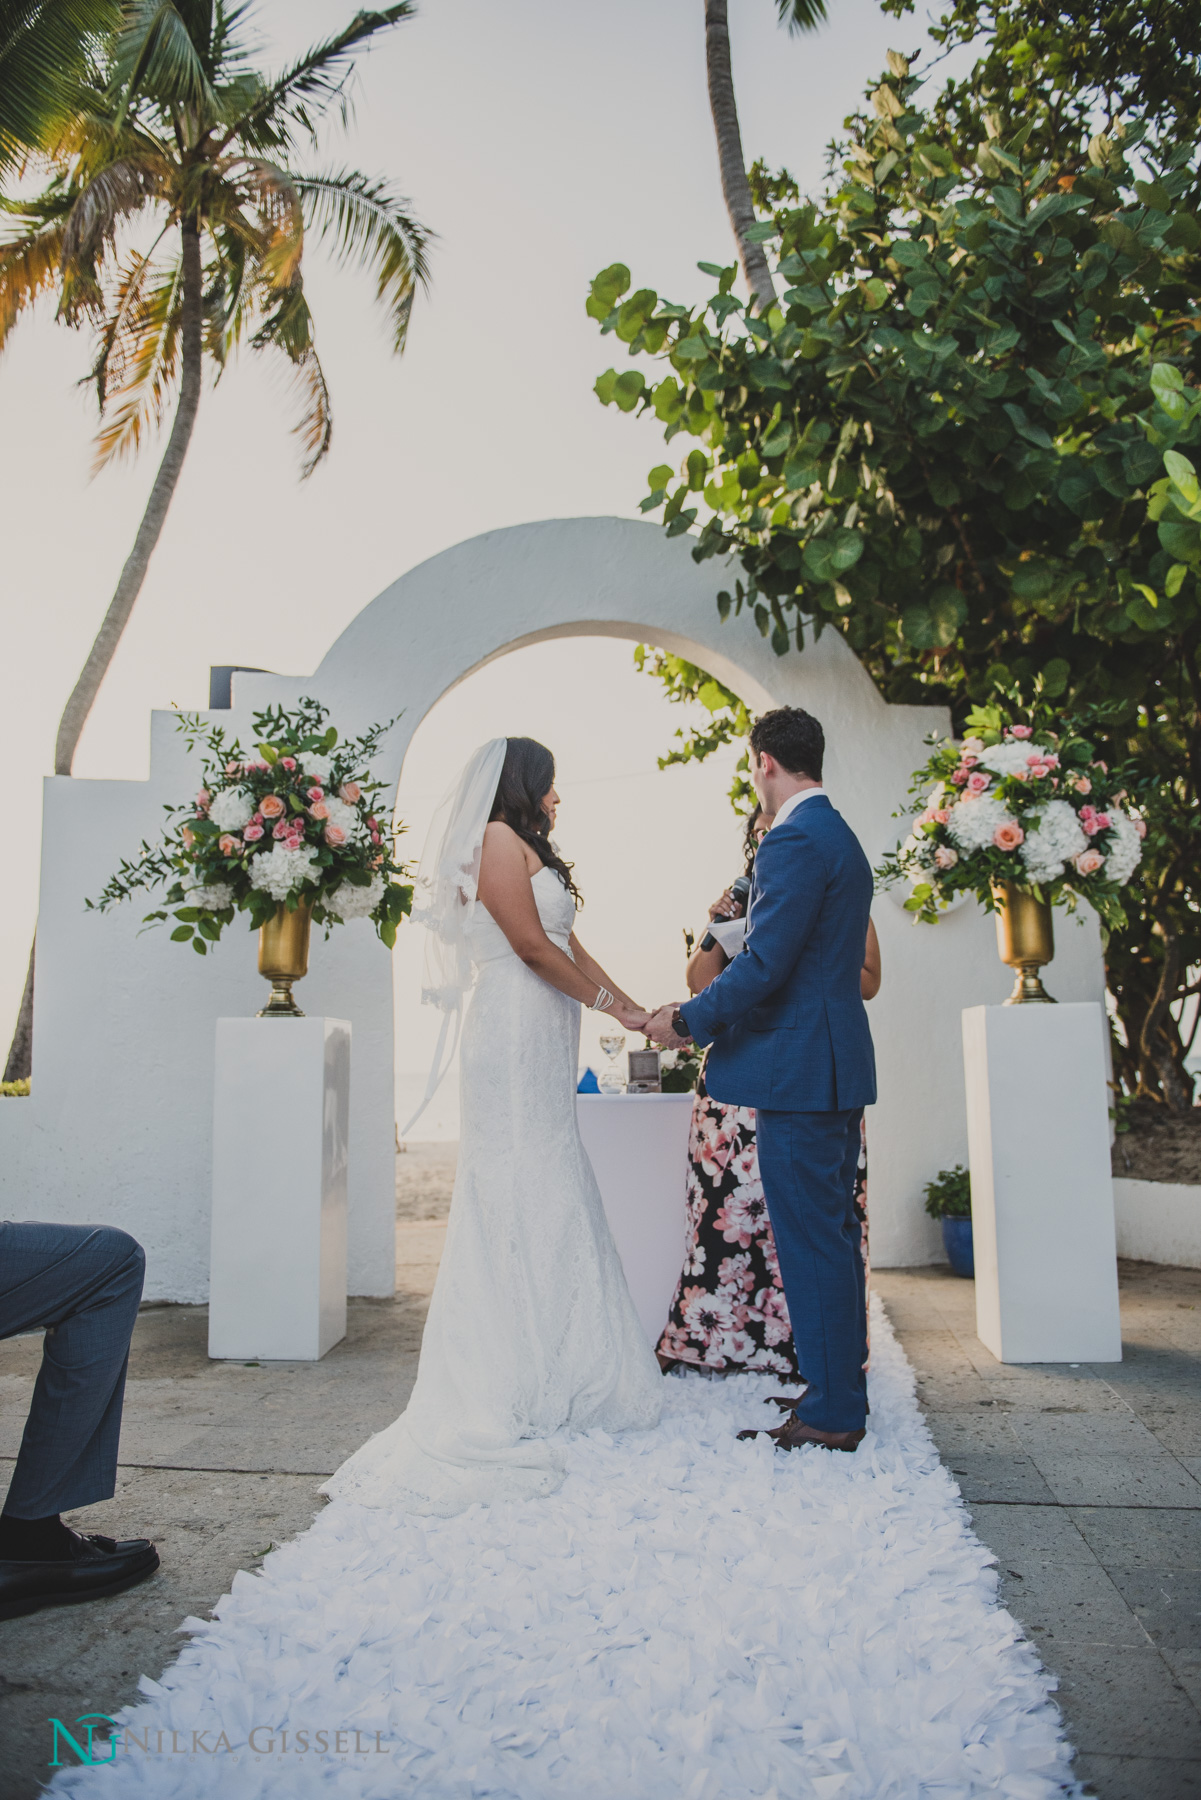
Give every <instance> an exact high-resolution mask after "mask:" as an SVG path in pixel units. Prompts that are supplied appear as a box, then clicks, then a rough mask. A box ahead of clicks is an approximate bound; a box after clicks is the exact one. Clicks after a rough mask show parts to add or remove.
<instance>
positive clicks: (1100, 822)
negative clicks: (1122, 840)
mask: <svg viewBox="0 0 1201 1800" xmlns="http://www.w3.org/2000/svg"><path fill="white" fill-rule="evenodd" d="M1112 823H1113V821H1112V820H1111V818H1110V816H1109V814H1108V813H1098V814H1097V830H1098V831H1108V830H1109V827H1110V825H1111V824H1112Z"/></svg>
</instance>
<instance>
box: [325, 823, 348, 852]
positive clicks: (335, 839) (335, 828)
mask: <svg viewBox="0 0 1201 1800" xmlns="http://www.w3.org/2000/svg"><path fill="white" fill-rule="evenodd" d="M325 841H326V843H327V844H328V845H329V847H330V849H331V850H340V849H341V848H342V845H343V844H344V843H345V842H346V833H345V832H344V831H343V829H342V827H341V826H340V825H327V826H326V828H325Z"/></svg>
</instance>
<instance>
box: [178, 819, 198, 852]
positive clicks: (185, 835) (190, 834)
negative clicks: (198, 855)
mask: <svg viewBox="0 0 1201 1800" xmlns="http://www.w3.org/2000/svg"><path fill="white" fill-rule="evenodd" d="M179 835H180V837H181V838H182V839H183V841H184V843H185V844H186V845H187V846H188V849H189V850H190V849H191V848H192V845H193V844H194V843H195V842H196V833H195V832H194V831H193V830H192V828H191V826H190V825H185V826H184V828H183V830H182V831H181V832H180V834H179Z"/></svg>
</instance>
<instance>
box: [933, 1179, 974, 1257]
mask: <svg viewBox="0 0 1201 1800" xmlns="http://www.w3.org/2000/svg"><path fill="white" fill-rule="evenodd" d="M926 1211H927V1212H928V1213H929V1215H930V1217H931V1218H932V1219H938V1220H939V1221H940V1223H941V1225H942V1242H943V1248H944V1250H945V1251H946V1253H947V1261H948V1262H949V1263H950V1265H951V1267H952V1269H954V1271H955V1273H956V1275H966V1276H967V1277H968V1278H969V1279H971V1278H972V1277H973V1276H974V1275H975V1273H976V1260H975V1256H974V1253H973V1250H972V1178H971V1176H970V1174H969V1173H968V1171H967V1170H966V1169H965V1168H964V1167H963V1165H962V1163H956V1164H955V1167H954V1168H953V1169H940V1171H939V1172H938V1174H937V1175H936V1176H935V1177H934V1180H933V1181H928V1182H927V1183H926Z"/></svg>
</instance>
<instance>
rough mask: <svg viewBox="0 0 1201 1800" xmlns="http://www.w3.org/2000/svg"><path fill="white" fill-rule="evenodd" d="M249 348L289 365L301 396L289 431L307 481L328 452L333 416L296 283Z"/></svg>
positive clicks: (308, 316) (308, 317) (300, 288)
mask: <svg viewBox="0 0 1201 1800" xmlns="http://www.w3.org/2000/svg"><path fill="white" fill-rule="evenodd" d="M251 345H252V347H253V348H254V349H255V350H269V349H273V350H282V351H283V353H284V355H285V356H286V357H287V359H288V361H289V362H290V363H291V365H292V372H293V384H294V386H295V387H296V388H297V389H298V390H299V392H300V396H301V414H300V418H299V419H298V420H297V422H296V424H295V425H294V426H293V427H292V431H293V435H294V436H296V437H298V438H299V439H300V441H301V445H302V447H303V450H304V458H303V461H302V463H301V468H300V475H301V480H302V481H303V480H307V478H308V477H309V476H310V475H311V474H312V473H313V470H314V469H315V468H316V467H317V464H318V463H319V462H320V461H321V459H322V457H323V456H324V455H325V454H326V452H327V451H328V449H329V446H330V441H331V438H332V436H333V415H332V412H331V410H330V400H329V388H328V387H327V386H326V381H325V371H324V370H323V369H322V367H321V363H320V360H319V358H318V356H317V351H316V348H315V346H314V343H313V315H312V313H311V312H310V311H309V303H308V301H307V300H306V299H305V297H304V287H303V285H302V283H301V282H300V281H299V280H297V281H295V282H294V283H293V285H292V287H291V288H290V289H289V291H288V293H286V294H285V295H284V297H283V298H282V300H281V301H280V303H279V305H278V306H277V307H276V309H275V311H274V312H273V313H272V314H271V316H270V318H268V319H266V320H264V322H263V325H262V327H261V328H260V330H258V331H257V332H256V333H255V335H254V337H253V338H252V339H251Z"/></svg>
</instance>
